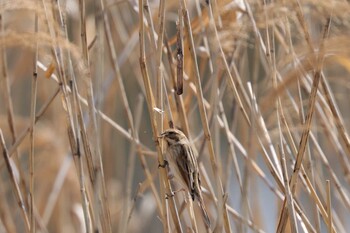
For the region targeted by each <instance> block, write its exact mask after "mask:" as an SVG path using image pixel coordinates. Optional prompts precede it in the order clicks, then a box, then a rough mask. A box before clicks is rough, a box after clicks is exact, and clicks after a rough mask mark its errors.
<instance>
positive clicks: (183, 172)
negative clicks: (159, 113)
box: [161, 129, 210, 227]
mask: <svg viewBox="0 0 350 233" xmlns="http://www.w3.org/2000/svg"><path fill="white" fill-rule="evenodd" d="M161 136H162V137H163V138H164V139H165V141H166V142H167V152H168V155H167V158H168V162H169V165H170V169H171V171H172V172H173V173H174V176H175V178H176V180H177V181H178V182H179V183H180V184H181V185H182V186H183V187H184V188H185V189H186V190H187V191H189V192H190V194H191V197H192V200H193V201H194V199H197V200H198V203H199V207H200V208H201V210H202V215H203V218H204V222H205V223H206V225H207V226H208V227H209V226H210V220H209V216H208V214H207V211H206V209H205V206H204V202H203V197H202V190H201V181H200V177H199V167H198V163H197V158H196V156H195V154H194V152H193V150H192V147H191V144H190V142H189V141H188V139H187V137H186V136H185V134H184V133H183V132H181V131H180V130H177V129H167V130H165V131H164V132H163V133H162V134H161Z"/></svg>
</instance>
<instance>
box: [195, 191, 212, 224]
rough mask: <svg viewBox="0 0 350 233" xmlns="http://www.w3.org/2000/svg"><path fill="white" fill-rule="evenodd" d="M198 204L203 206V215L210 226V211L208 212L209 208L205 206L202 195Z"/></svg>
mask: <svg viewBox="0 0 350 233" xmlns="http://www.w3.org/2000/svg"><path fill="white" fill-rule="evenodd" d="M198 204H199V207H200V208H201V211H202V216H203V220H204V223H205V225H206V226H207V228H210V219H209V215H208V212H207V210H206V208H205V205H204V202H203V198H202V197H199V198H198Z"/></svg>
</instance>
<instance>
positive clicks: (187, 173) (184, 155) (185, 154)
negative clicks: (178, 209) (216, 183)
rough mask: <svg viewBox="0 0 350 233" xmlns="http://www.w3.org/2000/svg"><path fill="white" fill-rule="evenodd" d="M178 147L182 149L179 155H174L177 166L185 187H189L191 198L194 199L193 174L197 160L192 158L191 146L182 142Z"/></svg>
mask: <svg viewBox="0 0 350 233" xmlns="http://www.w3.org/2000/svg"><path fill="white" fill-rule="evenodd" d="M180 148H181V150H182V151H181V152H180V153H179V156H177V157H176V163H177V166H178V168H179V171H180V174H181V175H182V178H183V179H184V181H185V182H186V185H187V187H188V188H189V191H190V193H191V196H192V199H194V191H195V187H194V185H195V184H194V179H195V177H194V175H195V172H196V167H195V166H196V165H197V161H196V158H193V156H194V155H193V151H192V148H191V146H189V145H187V144H182V146H181V147H180ZM191 155H193V156H191Z"/></svg>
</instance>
